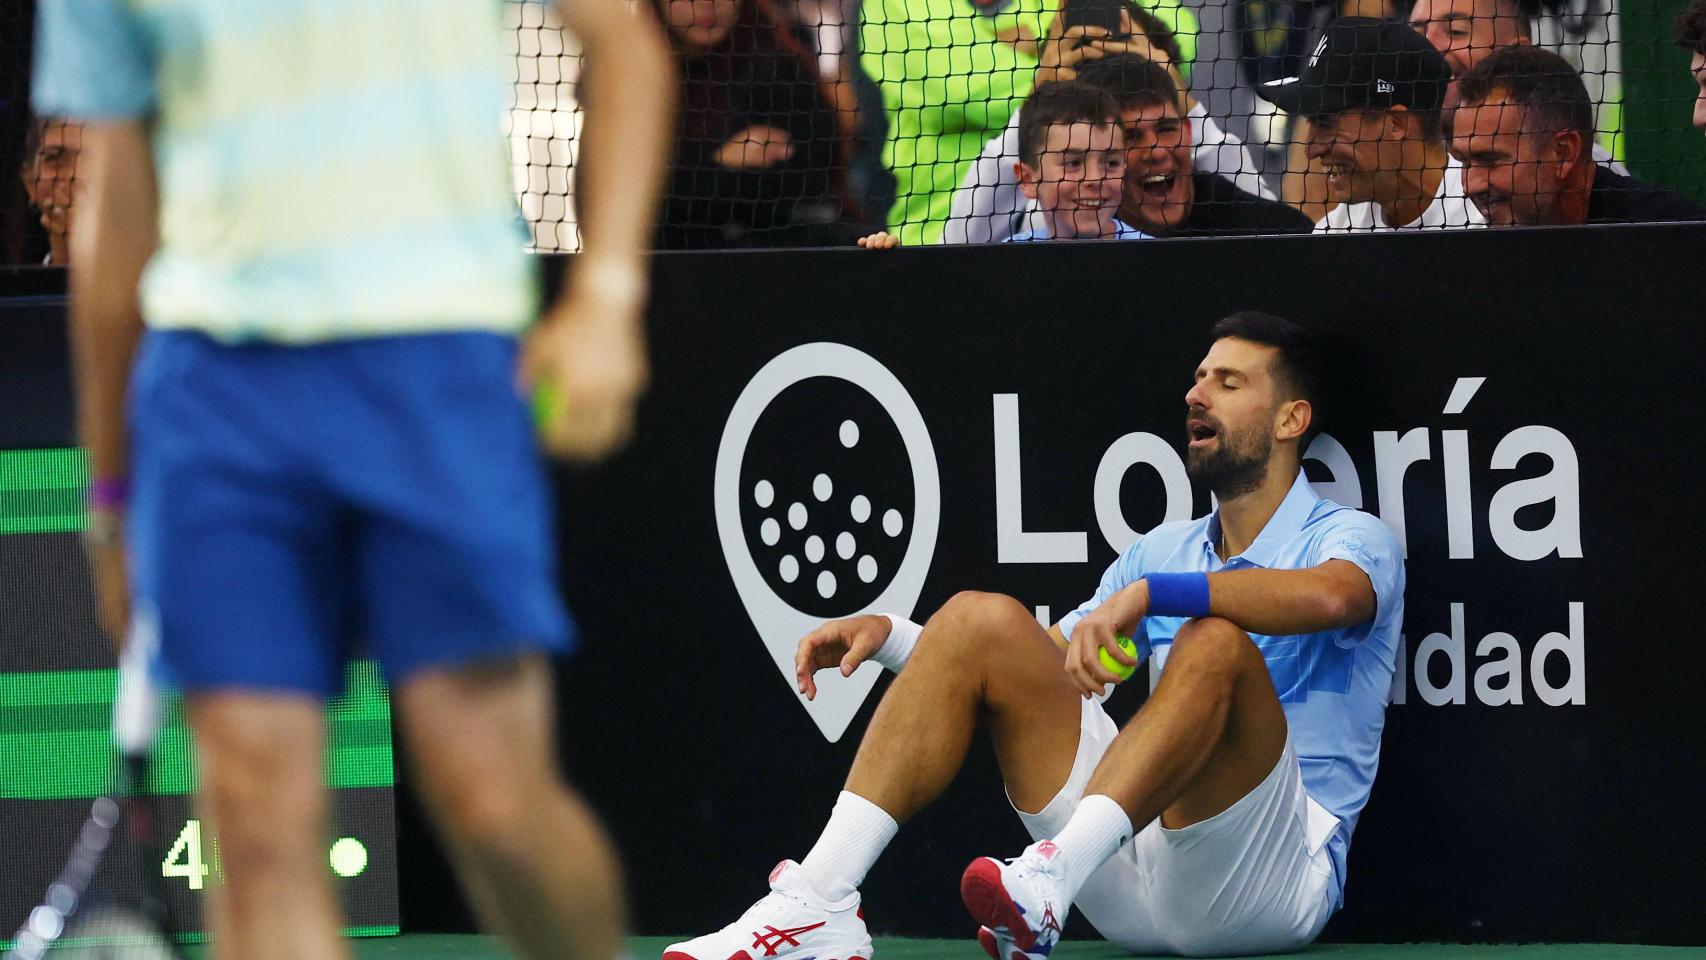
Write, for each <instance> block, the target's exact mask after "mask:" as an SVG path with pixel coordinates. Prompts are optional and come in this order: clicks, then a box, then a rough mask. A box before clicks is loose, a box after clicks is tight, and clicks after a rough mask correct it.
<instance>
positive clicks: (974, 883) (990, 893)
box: [960, 857, 1037, 960]
mask: <svg viewBox="0 0 1706 960" xmlns="http://www.w3.org/2000/svg"><path fill="white" fill-rule="evenodd" d="M960 899H961V900H964V901H965V905H966V910H968V911H969V912H970V913H971V916H972V919H973V920H976V921H977V922H978V923H981V924H983V925H984V926H986V927H990V928H992V929H999V930H1006V931H1007V934H1008V936H1011V937H1012V938H1013V943H1014V945H1015V946H1017V947H1018V948H1019V949H1020V950H1023V951H1025V952H1027V953H1028V952H1030V951H1032V950H1035V949H1036V946H1037V935H1036V934H1035V933H1034V932H1032V930H1031V927H1030V924H1028V923H1026V922H1025V915H1024V914H1022V913H1020V912H1019V907H1018V905H1017V904H1015V903H1014V902H1013V898H1012V897H1011V896H1008V894H1007V888H1006V887H1005V886H1002V884H1001V864H999V863H997V862H995V861H994V860H991V859H990V858H988V857H979V858H978V859H976V860H973V861H972V862H971V866H969V867H966V872H965V873H964V874H963V875H962V876H961V877H960ZM997 960H999V958H997Z"/></svg>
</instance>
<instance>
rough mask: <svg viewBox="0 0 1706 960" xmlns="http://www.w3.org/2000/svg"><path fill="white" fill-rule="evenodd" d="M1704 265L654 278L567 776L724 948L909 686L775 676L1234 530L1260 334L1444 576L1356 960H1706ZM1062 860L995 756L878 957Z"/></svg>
mask: <svg viewBox="0 0 1706 960" xmlns="http://www.w3.org/2000/svg"><path fill="white" fill-rule="evenodd" d="M1703 250H1706V227H1699V226H1676V227H1631V228H1603V229H1602V228H1581V229H1577V230H1569V231H1501V232H1480V233H1451V234H1423V235H1410V236H1383V237H1365V238H1356V237H1349V238H1309V237H1299V238H1272V239H1250V240H1243V239H1239V240H1207V241H1169V242H1155V243H1122V244H1083V245H1077V244H1056V245H1026V246H1023V247H994V248H960V249H924V250H910V251H908V250H903V251H900V252H897V253H887V254H884V253H876V252H867V251H856V250H837V251H801V252H767V253H748V254H738V255H716V254H704V255H663V256H660V257H658V258H657V261H656V264H657V271H656V281H655V291H656V292H655V296H654V301H653V306H652V311H651V315H652V325H651V331H652V332H651V337H652V350H653V375H654V380H653V386H652V389H651V392H650V393H649V395H648V397H647V399H646V401H645V404H644V406H643V409H642V416H641V421H640V425H639V433H638V438H637V440H636V441H635V443H634V444H633V446H632V447H630V448H629V449H628V450H627V451H626V452H624V453H623V454H622V455H621V456H619V457H618V458H616V459H615V460H614V461H612V462H611V463H609V464H607V465H605V466H602V467H600V468H597V469H595V470H590V471H588V470H564V471H560V473H559V489H560V506H561V516H560V519H559V523H560V526H561V529H562V542H563V545H564V584H565V590H566V592H567V593H568V595H569V597H570V601H571V604H572V606H573V608H574V610H575V612H576V616H577V618H578V620H579V622H580V624H581V626H582V628H583V632H584V641H583V645H582V648H581V649H580V650H579V651H578V653H577V655H576V656H575V658H574V659H573V660H572V661H570V662H569V664H568V665H567V666H566V668H565V670H564V672H563V686H562V699H563V703H562V709H561V712H562V739H563V747H564V752H565V755H566V757H567V760H568V771H569V775H570V777H571V779H573V780H574V781H575V782H576V783H577V784H578V785H580V786H581V788H582V789H584V790H585V791H586V793H587V794H588V795H589V796H590V797H591V798H592V800H593V802H594V803H595V804H596V805H597V807H598V808H599V809H600V811H601V812H602V813H603V815H604V816H605V818H606V820H607V821H608V822H609V824H610V826H611V828H612V831H613V832H614V833H615V835H616V837H617V839H618V842H619V843H620V845H621V846H622V849H623V852H624V855H625V857H626V860H627V863H628V870H629V883H630V886H631V888H632V891H633V899H634V904H635V923H636V927H637V929H638V930H639V931H640V932H645V933H698V932H704V931H705V930H708V929H712V928H714V927H717V926H720V925H722V924H723V923H726V922H728V921H729V920H731V919H733V918H734V916H736V915H737V914H738V913H739V912H740V911H741V910H743V909H744V908H745V907H746V906H747V905H748V904H749V903H750V902H751V901H752V900H753V899H755V898H756V897H757V896H759V895H760V894H761V893H763V891H764V888H765V877H766V875H767V874H768V871H769V869H770V868H771V867H772V866H773V865H774V863H775V862H776V861H777V860H778V859H781V858H783V857H793V858H798V857H801V856H803V855H804V853H805V851H806V850H807V849H809V847H810V845H811V843H812V841H813V840H814V839H815V837H816V834H817V831H818V830H819V828H820V827H821V825H822V823H823V820H824V818H825V817H826V816H827V813H828V811H829V808H830V806H831V805H832V804H833V802H834V799H835V796H836V793H837V791H838V790H839V788H840V784H841V780H842V777H843V775H844V773H845V771H846V769H847V766H848V765H849V763H850V762H851V759H852V756H853V753H854V751H855V749H856V747H857V743H858V739H859V736H860V734H861V733H862V732H863V730H864V727H865V724H866V722H867V721H868V719H869V717H870V713H871V709H872V706H873V704H874V703H875V701H876V699H877V698H878V697H879V696H880V694H881V691H882V690H883V688H884V686H885V681H884V680H882V679H881V678H878V677H875V676H870V675H863V674H856V675H855V677H854V678H853V679H852V680H850V681H845V682H843V683H841V684H839V685H837V687H838V692H836V688H831V689H832V692H831V695H830V696H829V697H827V698H826V700H827V701H829V702H827V704H826V706H824V707H820V708H817V711H816V712H815V713H808V711H807V710H806V709H804V708H803V705H802V703H801V701H800V698H799V697H798V695H797V694H796V693H795V692H794V690H793V686H792V684H791V682H790V681H789V680H788V679H787V678H785V677H784V675H783V672H782V670H781V669H779V661H780V660H781V659H782V658H783V657H784V656H785V655H786V654H787V652H788V651H791V649H792V646H793V641H794V640H795V639H796V638H797V635H798V633H799V632H800V630H801V629H802V627H803V626H804V625H807V624H810V623H812V622H815V621H816V620H817V619H820V618H823V617H827V616H836V615H843V614H847V613H852V612H856V611H860V610H865V609H873V608H875V609H887V610H892V611H894V612H902V613H910V614H912V615H913V617H914V619H917V620H920V621H922V620H923V619H925V617H927V616H928V614H929V613H930V612H931V611H932V610H934V609H935V608H936V607H938V606H939V605H940V604H941V603H942V602H943V601H945V600H946V599H947V598H948V597H950V596H952V595H953V593H955V592H956V591H958V590H962V589H977V590H992V591H1000V592H1004V593H1009V594H1012V595H1013V596H1015V597H1017V598H1018V599H1019V600H1020V601H1021V602H1023V603H1024V604H1025V605H1026V606H1027V607H1031V608H1043V607H1046V608H1047V610H1046V611H1043V610H1039V614H1040V615H1042V616H1043V617H1044V618H1046V619H1053V618H1056V617H1058V616H1060V615H1061V614H1062V613H1064V612H1065V611H1067V610H1069V609H1070V608H1071V607H1072V606H1074V605H1076V604H1077V603H1079V602H1080V601H1082V600H1083V599H1084V598H1085V597H1086V596H1088V595H1089V594H1090V592H1091V591H1092V590H1093V588H1094V585H1095V583H1096V581H1097V578H1098V577H1099V576H1100V574H1101V572H1102V570H1103V568H1104V567H1105V566H1106V565H1107V564H1108V563H1109V562H1110V561H1111V560H1112V559H1113V558H1114V556H1115V555H1116V550H1117V548H1119V547H1120V546H1123V545H1124V544H1125V543H1127V542H1129V541H1130V538H1131V537H1132V536H1134V535H1135V534H1136V533H1138V532H1141V531H1143V530H1146V529H1148V528H1149V527H1150V526H1153V525H1154V524H1156V523H1158V522H1160V521H1161V520H1163V519H1164V518H1176V517H1184V516H1195V515H1200V514H1201V513H1202V512H1204V511H1206V510H1207V509H1208V508H1209V501H1208V496H1207V493H1206V491H1202V490H1193V489H1191V488H1190V485H1189V483H1188V481H1186V480H1184V477H1183V469H1182V466H1181V463H1182V461H1181V451H1182V446H1183V443H1182V441H1183V425H1182V422H1183V417H1182V414H1183V406H1184V405H1183V395H1184V392H1185V390H1186V389H1187V388H1188V386H1189V384H1190V380H1191V373H1192V371H1193V369H1194V367H1195V365H1196V363H1197V361H1198V360H1199V359H1200V358H1201V356H1202V354H1203V352H1204V351H1205V350H1206V347H1207V331H1208V328H1209V326H1210V325H1211V324H1212V323H1213V321H1214V320H1215V319H1217V318H1219V317H1221V316H1223V315H1225V314H1227V313H1229V312H1232V311H1234V310H1239V309H1262V310H1267V311H1270V312H1274V313H1277V314H1280V315H1281V316H1285V317H1288V318H1291V319H1294V320H1297V321H1299V322H1303V323H1306V324H1308V325H1310V326H1312V327H1314V328H1316V329H1318V330H1319V331H1321V332H1322V333H1323V334H1325V335H1326V337H1327V338H1328V340H1329V342H1330V343H1331V345H1332V347H1333V352H1334V355H1335V360H1336V364H1335V369H1336V370H1337V371H1338V374H1339V375H1338V376H1337V377H1336V379H1335V383H1334V390H1333V394H1332V396H1331V397H1330V398H1329V401H1330V402H1329V403H1327V404H1326V405H1325V406H1326V410H1325V416H1326V418H1327V419H1326V424H1325V428H1326V436H1324V437H1323V438H1321V439H1319V440H1318V441H1317V445H1316V446H1315V447H1314V448H1312V451H1311V453H1312V459H1311V461H1310V462H1309V463H1308V464H1307V469H1308V470H1309V474H1310V476H1311V479H1313V480H1315V481H1316V482H1317V484H1318V485H1319V487H1320V489H1321V490H1322V492H1323V493H1324V494H1325V495H1327V496H1330V497H1332V498H1333V499H1337V500H1340V501H1341V502H1350V503H1352V504H1353V505H1359V506H1361V507H1362V508H1364V509H1367V510H1369V511H1370V512H1373V513H1375V514H1376V515H1378V516H1380V517H1381V518H1382V519H1383V520H1385V521H1386V522H1388V523H1389V524H1390V525H1392V526H1393V527H1394V529H1395V530H1398V531H1400V533H1401V537H1402V539H1403V541H1404V542H1405V543H1406V546H1407V553H1408V580H1409V588H1408V592H1407V597H1406V622H1405V631H1404V633H1405V640H1404V645H1403V656H1402V662H1401V664H1400V667H1399V680H1398V683H1397V684H1395V687H1394V704H1393V705H1392V707H1391V708H1390V709H1389V710H1388V714H1387V717H1388V722H1387V731H1386V737H1385V744H1384V753H1383V761H1382V768H1381V773H1380V778H1379V780H1378V781H1377V783H1376V785H1375V788H1374V794H1373V798H1372V800H1371V802H1370V804H1369V807H1368V811H1367V813H1366V814H1365V816H1364V818H1363V820H1362V824H1361V826H1360V828H1359V830H1358V833H1357V836H1356V839H1355V842H1354V843H1353V845H1352V851H1351V856H1350V868H1349V880H1348V885H1347V891H1346V907H1345V910H1344V911H1343V912H1342V913H1341V915H1340V916H1339V917H1338V918H1336V919H1335V921H1334V922H1333V923H1332V925H1330V926H1329V928H1328V931H1327V934H1326V936H1327V938H1328V939H1341V940H1383V941H1408V940H1437V939H1446V940H1458V939H1463V940H1534V939H1541V940H1587V941H1606V940H1613V941H1615V940H1629V941H1640V942H1649V943H1686V944H1700V943H1706V922H1703V921H1702V920H1701V918H1700V915H1699V912H1698V910H1697V909H1696V908H1695V904H1697V903H1698V902H1699V898H1700V895H1701V892H1702V890H1703V885H1702V883H1701V881H1700V880H1699V877H1698V874H1697V865H1698V863H1699V860H1700V858H1699V851H1700V850H1701V849H1706V828H1702V827H1701V825H1700V823H1699V820H1698V818H1697V817H1695V815H1694V813H1693V808H1694V805H1695V801H1694V798H1695V797H1696V796H1698V795H1699V794H1700V793H1701V792H1702V791H1703V790H1706V756H1703V754H1702V751H1701V749H1700V742H1701V739H1702V737H1701V734H1702V727H1703V724H1702V723H1701V721H1700V720H1699V719H1698V716H1699V709H1698V707H1697V704H1696V701H1697V700H1698V698H1699V697H1700V695H1701V692H1702V691H1703V690H1706V655H1702V654H1701V653H1699V652H1698V650H1697V649H1696V647H1697V644H1696V642H1695V640H1694V637H1693V622H1694V619H1695V616H1696V612H1695V605H1694V603H1693V602H1692V601H1693V596H1694V594H1695V592H1696V591H1694V590H1693V589H1692V586H1691V580H1692V578H1691V576H1690V574H1689V570H1690V566H1691V565H1690V563H1689V560H1690V554H1691V553H1692V551H1693V549H1694V546H1695V544H1696V542H1697V541H1698V539H1699V535H1700V532H1701V530H1700V527H1701V523H1700V521H1699V519H1698V516H1697V514H1696V513H1695V511H1694V510H1692V509H1691V507H1690V505H1689V495H1690V493H1691V492H1692V491H1693V489H1694V488H1695V487H1697V486H1699V485H1700V482H1701V480H1702V479H1703V473H1706V470H1703V468H1702V466H1701V464H1702V463H1706V436H1703V435H1702V434H1701V432H1700V431H1699V430H1698V429H1697V428H1696V427H1695V425H1694V422H1693V421H1694V420H1695V419H1696V418H1697V416H1698V411H1700V410H1701V409H1702V408H1703V407H1706V386H1703V385H1702V381H1701V379H1700V377H1699V375H1698V373H1697V369H1698V367H1699V365H1700V361H1701V359H1702V356H1703V354H1706V351H1703V347H1706V343H1703V335H1702V333H1701V330H1702V322H1703V321H1706V304H1703V298H1702V297H1701V295H1700V280H1699V275H1700V274H1699V269H1698V266H1697V264H1690V261H1698V259H1699V256H1700V253H1701V251H1703ZM3 336H4V333H3V332H0V337H3ZM796 508H797V509H796ZM871 669H872V670H874V668H871ZM1142 687H1143V683H1142V681H1141V680H1138V681H1134V682H1133V683H1131V684H1129V685H1128V686H1127V687H1125V688H1122V689H1121V690H1120V691H1119V692H1118V693H1117V694H1116V695H1115V697H1114V699H1113V700H1112V701H1111V703H1110V711H1111V712H1113V713H1114V714H1115V715H1116V717H1119V718H1124V717H1127V716H1129V715H1130V714H1131V713H1133V712H1134V711H1135V709H1136V707H1137V706H1138V704H1139V702H1140V701H1141V699H1142ZM418 825H419V824H418V820H416V819H415V818H414V817H413V816H412V815H411V816H406V817H405V818H404V819H403V821H402V823H401V825H400V827H401V830H402V831H403V834H404V835H403V836H400V838H399V855H400V856H401V857H402V858H404V861H405V865H406V864H407V859H408V857H409V856H411V855H412V851H415V850H417V849H418V846H419V844H418V842H416V841H415V840H413V839H412V833H413V829H414V828H416V827H418ZM1026 839H1027V838H1026V836H1025V834H1024V832H1023V829H1022V828H1021V827H1020V825H1019V824H1018V822H1017V819H1016V818H1015V817H1014V816H1013V814H1012V813H1011V811H1010V810H1009V809H1008V807H1007V805H1006V802H1005V798H1004V797H1003V795H1002V792H1001V787H1000V781H999V777H998V775H997V772H996V769H995V765H994V762H993V758H992V756H991V754H990V751H989V750H988V748H987V747H986V746H983V745H981V744H980V745H978V746H975V747H974V748H973V751H972V754H971V758H970V761H969V763H968V767H967V769H966V771H965V774H964V776H962V778H961V779H960V781H959V782H957V783H956V784H955V785H954V786H953V787H952V788H950V789H949V791H948V792H947V793H946V794H945V795H944V796H943V797H942V798H941V800H939V801H938V803H937V804H936V805H935V806H933V807H932V808H930V809H929V810H927V811H926V812H925V813H924V814H922V815H921V816H920V817H918V818H917V819H916V820H914V821H913V822H912V823H910V824H908V825H906V826H905V827H904V828H903V829H902V831H901V834H900V836H899V838H898V839H897V840H896V841H895V843H894V844H893V845H892V846H891V847H890V850H889V852H888V854H887V855H886V856H885V857H884V859H883V860H882V861H881V862H879V863H878V865H877V866H876V868H875V869H874V870H873V871H872V873H871V875H870V877H869V878H868V880H867V883H866V885H865V887H864V893H865V905H866V913H867V917H868V918H869V920H870V923H871V926H872V929H873V932H875V933H878V934H884V933H899V934H907V935H935V936H957V935H969V934H970V933H971V932H972V931H971V928H970V926H969V924H968V921H967V920H966V918H965V917H964V914H963V911H962V908H961V907H960V906H959V904H958V897H957V892H956V880H957V877H958V875H959V872H960V870H961V869H962V868H963V867H964V865H965V863H966V862H967V861H968V860H969V859H971V858H972V857H974V856H977V855H980V854H997V855H1013V854H1015V853H1016V852H1017V851H1018V850H1019V849H1020V848H1021V847H1022V846H1023V845H1024V843H1025V842H1026ZM403 876H404V880H403V883H404V889H403V897H404V909H405V917H406V918H407V917H408V916H411V915H417V911H418V915H421V916H429V915H430V916H438V917H442V916H445V915H446V914H445V910H444V909H443V908H445V907H447V906H448V905H450V904H451V903H453V899H452V898H453V894H452V893H450V891H449V890H448V885H447V884H445V883H444V882H443V878H442V876H436V875H435V876H432V877H422V878H411V871H409V870H407V869H405V870H404V871H403ZM411 904H413V905H414V907H413V908H412V909H411ZM429 922H430V921H429ZM1072 930H1073V931H1074V932H1076V933H1080V934H1085V933H1088V932H1089V930H1088V927H1087V926H1085V925H1083V924H1082V923H1081V922H1080V923H1079V924H1077V925H1076V926H1075V927H1073V928H1072Z"/></svg>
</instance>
